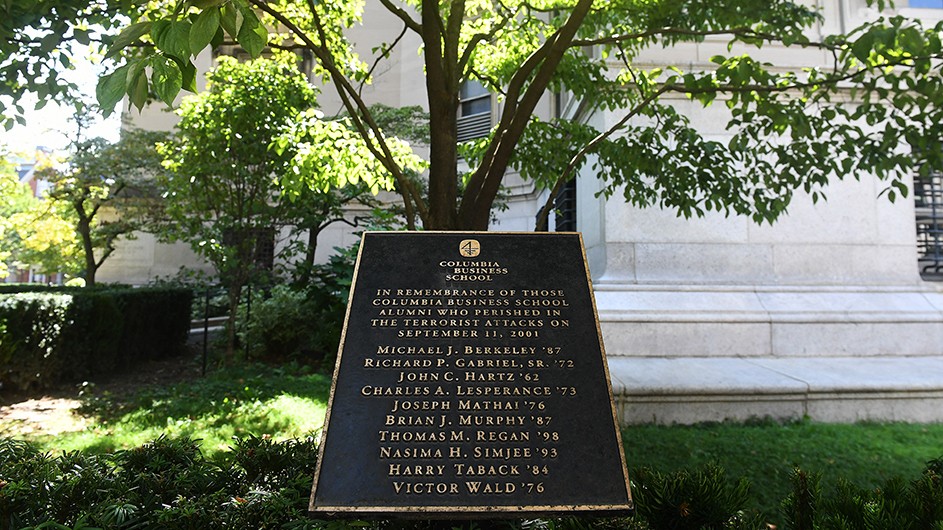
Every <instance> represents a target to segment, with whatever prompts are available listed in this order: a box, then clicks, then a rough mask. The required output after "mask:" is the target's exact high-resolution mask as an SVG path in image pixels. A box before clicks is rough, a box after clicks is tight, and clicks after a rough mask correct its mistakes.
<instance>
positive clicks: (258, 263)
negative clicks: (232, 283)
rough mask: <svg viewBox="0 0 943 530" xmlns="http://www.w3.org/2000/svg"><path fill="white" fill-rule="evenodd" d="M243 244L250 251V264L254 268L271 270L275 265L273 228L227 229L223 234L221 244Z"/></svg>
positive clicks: (230, 245) (231, 245)
mask: <svg viewBox="0 0 943 530" xmlns="http://www.w3.org/2000/svg"><path fill="white" fill-rule="evenodd" d="M243 244H244V245H246V247H247V250H249V251H251V252H252V264H253V265H254V266H255V269H256V270H259V271H271V270H272V269H273V268H274V267H275V229H274V228H249V229H244V230H228V231H227V232H226V233H225V234H224V235H223V245H224V246H226V247H230V248H236V247H239V246H241V245H243ZM248 247H251V249H249V248H248Z"/></svg>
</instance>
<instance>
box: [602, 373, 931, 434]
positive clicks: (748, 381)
mask: <svg viewBox="0 0 943 530" xmlns="http://www.w3.org/2000/svg"><path fill="white" fill-rule="evenodd" d="M609 370H610V377H611V380H612V386H613V395H614V397H615V401H616V407H617V409H618V413H619V415H620V417H621V419H622V421H623V422H625V423H648V422H657V423H666V424H670V423H682V424H690V423H698V422H705V421H723V420H727V419H730V420H740V421H742V420H748V419H752V418H764V417H772V418H776V419H800V418H803V417H809V418H811V419H813V420H817V421H834V422H854V421H865V420H882V421H912V422H940V421H943V357H938V356H935V357H899V356H894V357H811V358H802V357H798V358H797V357H791V358H774V357H742V358H730V357H723V358H718V357H677V358H645V357H643V358H631V357H611V358H610V359H609Z"/></svg>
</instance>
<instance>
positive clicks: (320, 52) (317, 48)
mask: <svg viewBox="0 0 943 530" xmlns="http://www.w3.org/2000/svg"><path fill="white" fill-rule="evenodd" d="M249 1H250V2H251V3H252V4H253V5H255V6H256V7H258V8H259V9H261V10H262V11H264V12H266V13H268V14H269V15H270V16H271V17H273V18H274V19H275V20H278V21H279V22H281V23H282V24H284V25H285V27H286V28H287V29H288V30H289V31H291V32H292V33H293V34H294V35H295V36H297V37H298V38H299V39H301V41H302V42H304V43H305V45H306V46H307V47H308V49H310V50H311V52H312V53H314V54H315V56H316V57H317V58H318V59H319V60H320V61H321V65H322V66H323V67H324V68H325V69H326V70H327V71H328V73H329V74H330V75H331V80H332V81H333V82H334V84H335V85H336V90H337V93H338V95H339V96H340V98H341V101H342V103H343V104H344V108H346V109H347V113H348V114H349V115H350V119H351V121H352V122H353V124H354V127H355V128H356V129H357V132H358V133H359V134H360V135H361V137H363V139H364V143H365V144H366V146H367V149H369V150H370V152H371V153H372V154H373V155H374V156H375V157H376V158H377V160H379V161H380V163H381V164H382V165H383V167H384V168H386V170H387V171H389V172H390V174H392V175H393V179H394V180H395V181H396V183H397V185H398V186H399V187H400V190H401V193H403V194H408V195H409V196H411V197H412V199H413V201H414V202H415V205H416V208H417V210H418V211H419V216H420V218H421V219H425V218H426V216H427V215H428V214H427V208H426V205H425V203H424V202H423V199H422V195H420V193H419V190H417V189H416V187H415V186H413V185H412V183H411V182H409V180H408V179H407V178H406V176H405V175H404V174H403V171H402V169H401V168H400V167H399V165H398V164H396V161H395V159H394V157H393V154H392V153H391V152H390V149H389V146H387V145H386V141H385V140H384V137H383V133H382V131H380V128H379V126H378V125H377V124H376V122H375V121H374V120H373V116H372V115H371V114H370V109H369V107H368V106H367V104H366V103H365V102H364V101H363V99H362V98H361V97H360V96H359V95H358V94H357V90H356V89H355V88H354V86H353V85H352V84H351V83H350V80H349V79H347V77H346V76H345V75H344V74H343V73H342V72H341V71H340V68H338V67H337V64H335V63H334V58H333V57H332V55H331V53H330V50H328V49H327V35H326V32H325V31H324V27H323V24H322V22H321V19H320V16H319V15H318V13H317V10H315V9H314V6H313V5H312V4H313V3H312V2H311V0H309V7H310V8H311V15H312V17H313V18H314V22H315V26H316V28H317V31H318V34H319V37H320V39H321V45H318V44H317V43H315V42H314V41H313V40H312V39H311V37H309V36H308V35H307V33H305V32H304V31H303V30H301V28H299V27H298V26H297V25H296V24H294V23H293V22H292V21H291V20H289V19H288V18H287V17H286V16H285V15H283V14H282V13H280V12H278V11H277V10H275V9H273V8H272V7H271V6H269V5H268V3H267V2H266V1H265V0H249ZM368 130H369V132H368ZM371 132H372V135H373V138H376V143H377V145H373V143H372V142H371V141H370V139H371V134H370V133H371Z"/></svg>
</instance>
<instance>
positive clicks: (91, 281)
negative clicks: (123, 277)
mask: <svg viewBox="0 0 943 530" xmlns="http://www.w3.org/2000/svg"><path fill="white" fill-rule="evenodd" d="M76 210H77V211H78V212H79V221H78V223H77V224H76V227H75V229H76V232H78V233H79V237H80V238H81V239H82V251H83V253H84V257H85V285H86V286H87V287H92V286H94V285H95V273H96V272H97V271H98V264H97V263H96V262H95V248H94V247H93V246H92V223H91V219H89V218H87V217H85V216H84V215H82V212H83V210H82V207H81V205H76Z"/></svg>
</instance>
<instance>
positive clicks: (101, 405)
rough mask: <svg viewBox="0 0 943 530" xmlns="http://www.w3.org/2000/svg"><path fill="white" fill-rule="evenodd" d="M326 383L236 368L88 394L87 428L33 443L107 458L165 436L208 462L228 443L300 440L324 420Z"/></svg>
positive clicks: (302, 374)
mask: <svg viewBox="0 0 943 530" xmlns="http://www.w3.org/2000/svg"><path fill="white" fill-rule="evenodd" d="M329 391H330V379H329V378H328V377H327V376H325V375H323V374H317V373H310V372H307V371H305V370H303V369H297V368H272V367H268V366H263V365H251V366H237V367H233V368H227V369H224V370H220V371H217V372H213V373H211V374H210V375H209V376H207V377H206V378H203V379H195V380H192V381H186V382H181V383H177V384H174V385H171V386H167V387H164V388H157V387H152V388H146V389H143V390H141V391H138V392H132V393H130V394H127V395H123V394H122V395H117V394H110V393H107V392H106V393H101V394H97V395H96V394H94V393H93V394H92V395H91V397H88V398H84V403H83V405H82V407H81V408H79V409H78V412H79V413H81V414H82V415H84V416H87V417H89V420H90V421H88V423H89V424H90V426H89V427H88V428H87V429H85V430H81V431H76V432H70V433H65V434H61V435H59V436H40V437H37V438H34V441H36V442H38V443H39V444H40V445H41V446H42V447H43V448H45V449H47V450H54V451H61V450H64V451H75V450H78V451H89V452H97V453H102V452H111V451H114V450H118V449H128V448H132V447H136V446H139V445H141V444H143V443H144V442H147V441H150V440H153V439H155V438H157V437H158V436H160V435H161V434H165V435H167V436H171V437H181V436H188V437H190V438H193V439H199V440H201V447H202V450H203V453H204V454H205V455H207V456H209V457H212V456H214V455H216V454H217V453H219V452H222V451H225V450H226V448H227V447H229V445H230V444H231V443H232V438H233V436H246V435H249V434H252V435H256V436H265V435H268V436H271V437H272V438H275V439H279V440H282V439H288V438H298V437H302V436H305V435H306V434H309V433H311V432H313V431H316V430H317V429H319V428H320V427H321V425H322V423H323V420H324V413H325V410H326V406H327V396H328V392H329Z"/></svg>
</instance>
